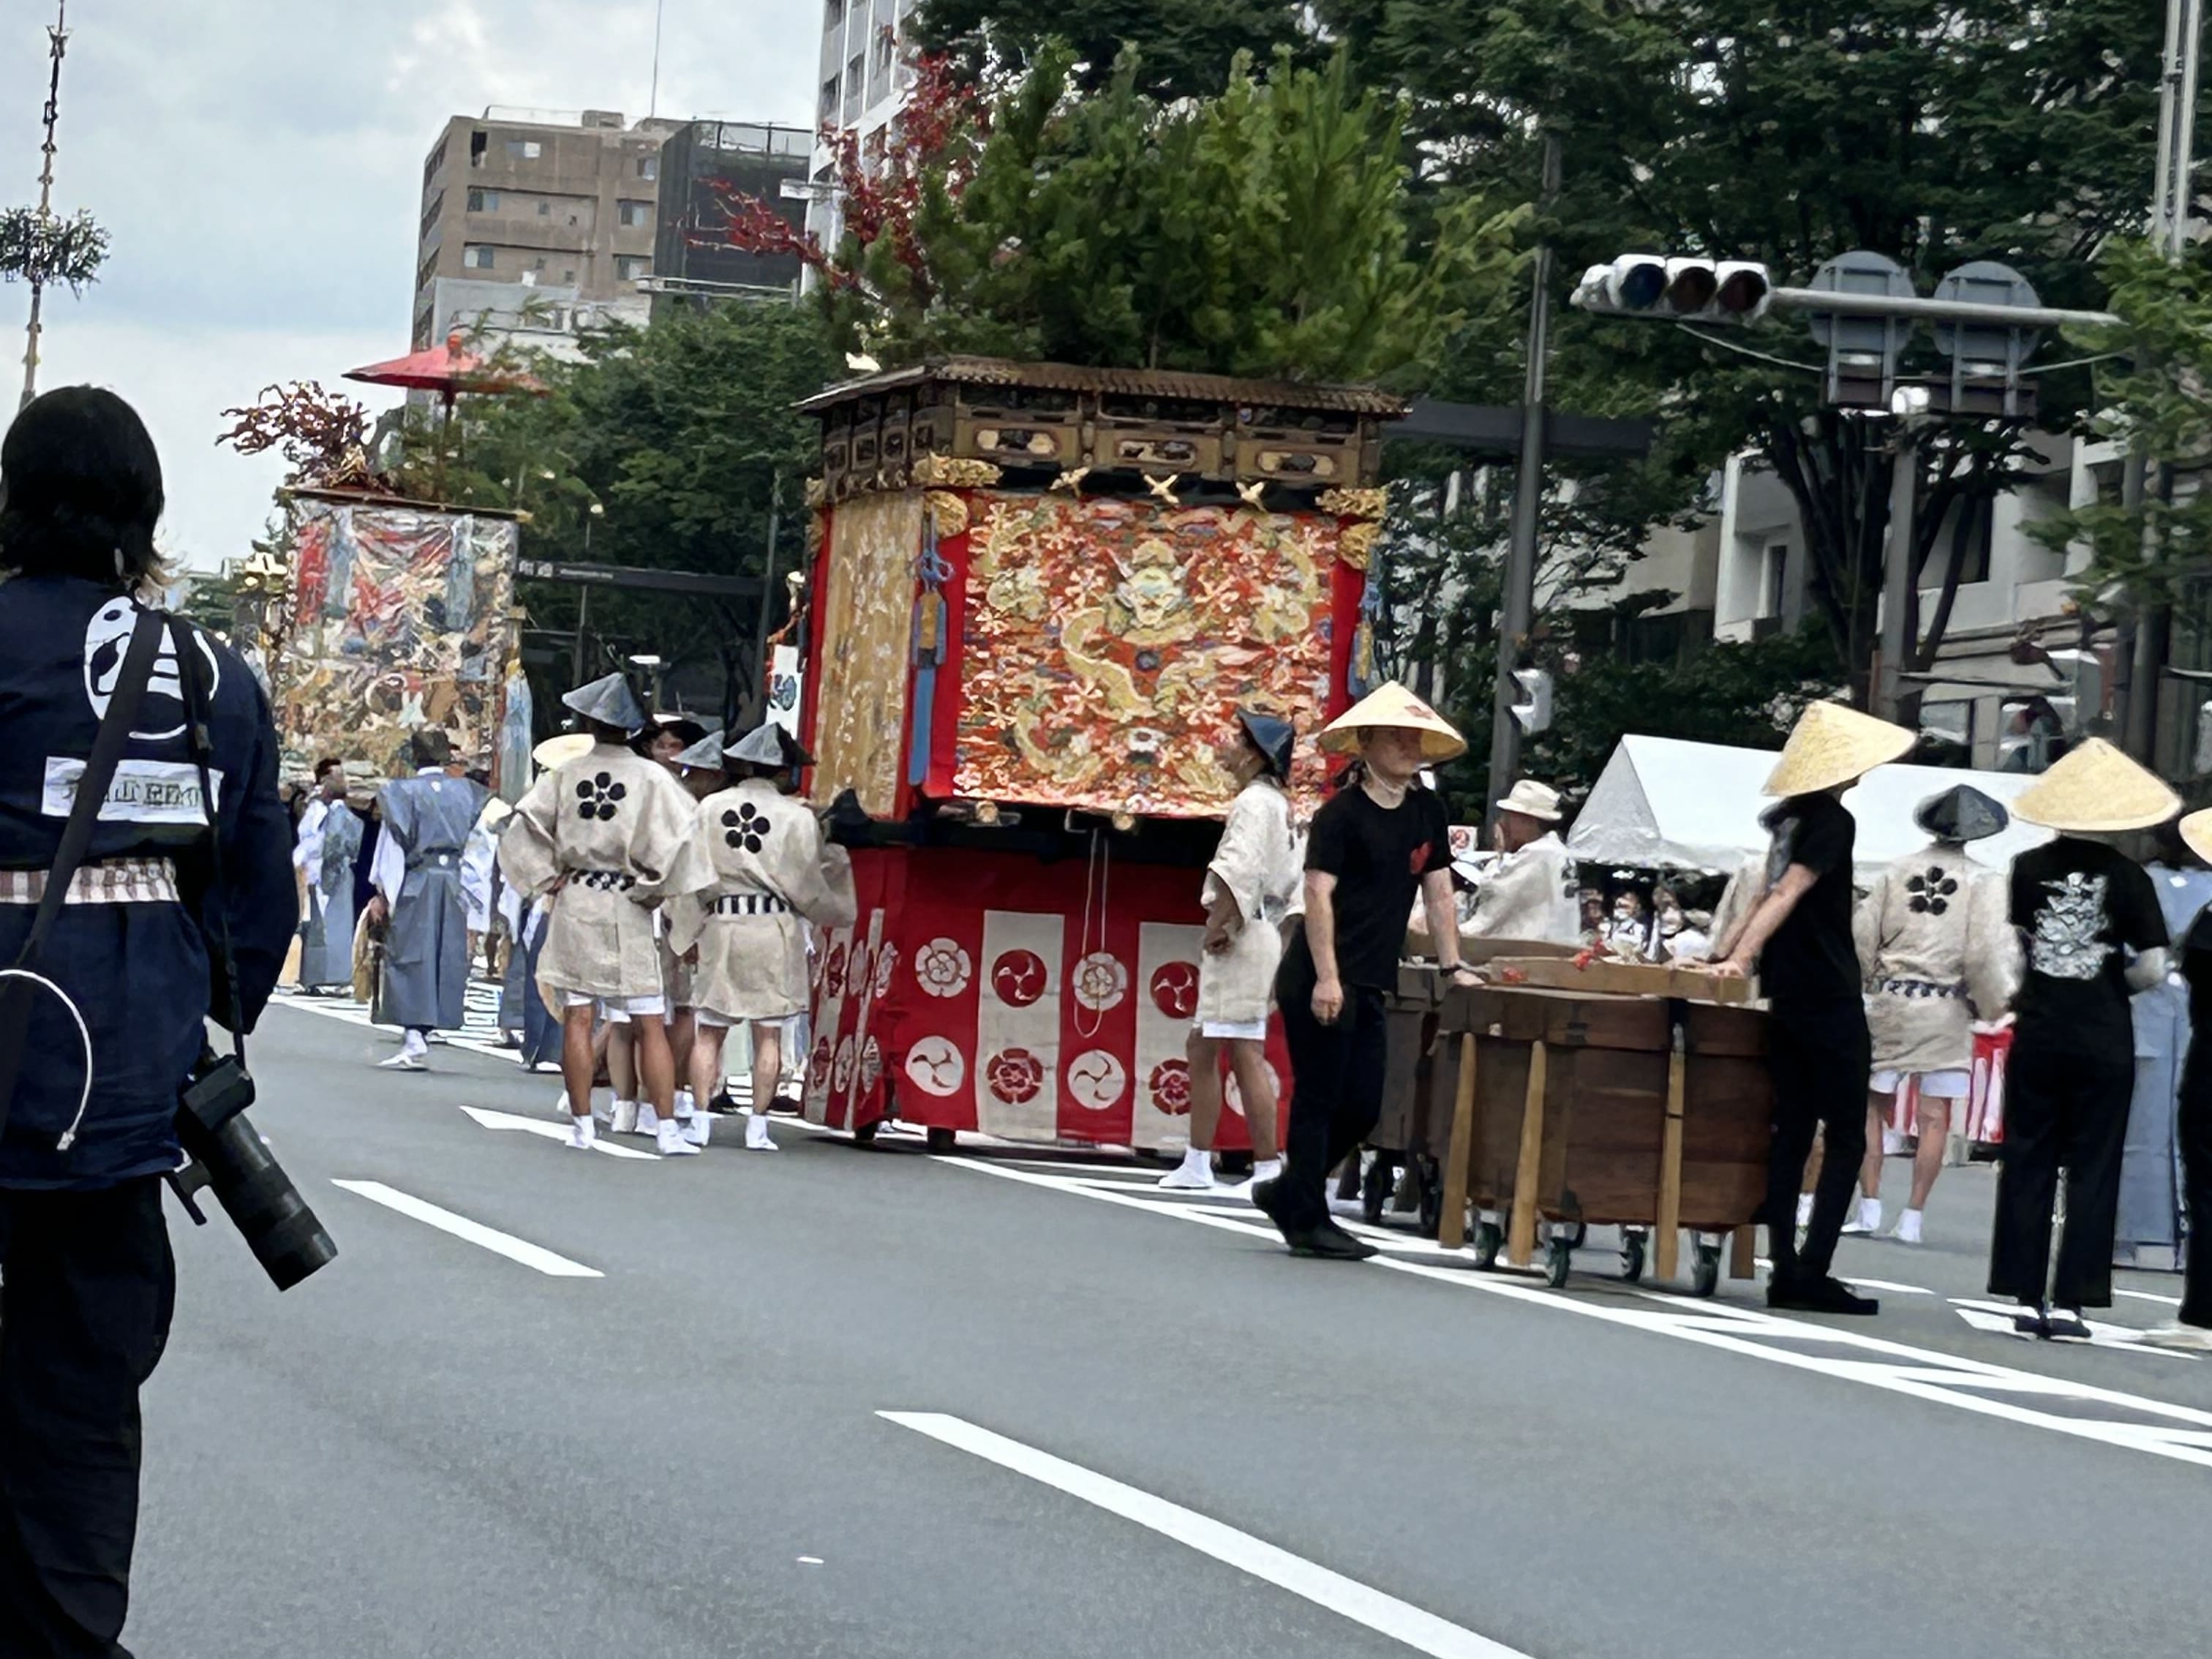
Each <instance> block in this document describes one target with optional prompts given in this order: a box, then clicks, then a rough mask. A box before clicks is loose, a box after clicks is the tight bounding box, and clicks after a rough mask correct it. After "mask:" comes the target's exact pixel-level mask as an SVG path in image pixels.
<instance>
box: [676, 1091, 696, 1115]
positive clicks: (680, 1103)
mask: <svg viewBox="0 0 2212 1659" xmlns="http://www.w3.org/2000/svg"><path fill="white" fill-rule="evenodd" d="M698 1109H699V1107H698V1103H697V1102H696V1101H694V1100H693V1099H692V1098H691V1091H690V1090H689V1089H678V1091H676V1121H678V1123H681V1122H682V1121H684V1119H685V1118H687V1117H689V1116H690V1115H691V1114H692V1113H694V1112H696V1111H697V1110H698Z"/></svg>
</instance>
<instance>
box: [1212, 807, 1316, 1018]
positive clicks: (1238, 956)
mask: <svg viewBox="0 0 2212 1659" xmlns="http://www.w3.org/2000/svg"><path fill="white" fill-rule="evenodd" d="M1303 866H1304V860H1303V859H1302V858H1301V857H1300V856H1299V848H1298V842H1297V832H1296V830H1295V829H1293V827H1292V825H1291V798H1290V797H1289V796H1288V795H1286V794H1285V793H1283V790H1282V787H1281V786H1280V785H1279V784H1277V783H1274V782H1272V781H1269V780H1267V779H1265V778H1260V779H1255V781H1252V782H1250V783H1248V784H1246V785H1245V786H1244V787H1243V789H1242V790H1241V791H1240V792H1238V793H1237V799H1235V800H1234V801H1231V803H1230V805H1229V817H1228V819H1227V821H1226V822H1225V823H1223V824H1222V826H1221V844H1220V846H1219V847H1218V848H1215V850H1214V854H1213V862H1212V863H1211V864H1209V865H1208V866H1206V882H1205V884H1204V886H1203V887H1202V888H1201V889H1200V894H1199V902H1200V903H1202V904H1204V905H1205V906H1206V908H1207V909H1209V910H1211V909H1212V908H1213V905H1214V902H1215V901H1216V900H1217V899H1218V898H1219V897H1220V896H1222V895H1223V894H1225V893H1226V894H1227V895H1229V896H1231V898H1233V899H1235V900H1236V901H1237V915H1238V917H1239V918H1240V920H1239V921H1237V922H1235V923H1232V924H1231V927H1232V929H1233V931H1232V933H1231V938H1230V945H1229V949H1228V950H1227V951H1224V952H1223V953H1222V954H1220V955H1219V956H1214V955H1212V954H1206V955H1203V956H1201V957H1200V959H1199V967H1198V1013H1197V1018H1198V1020H1199V1022H1200V1024H1206V1023H1209V1022H1211V1023H1214V1024H1237V1025H1249V1024H1252V1023H1253V1022H1254V1021H1255V1020H1263V1019H1265V1018H1267V1011H1268V1009H1269V1007H1270V1006H1273V1000H1274V989H1275V969H1277V968H1278V967H1279V966H1280V965H1281V963H1282V960H1283V920H1284V918H1285V917H1286V916H1287V915H1290V914H1291V906H1292V904H1293V903H1294V902H1297V896H1298V890H1299V888H1300V886H1301V885H1302V884H1303V883H1304V868H1303Z"/></svg>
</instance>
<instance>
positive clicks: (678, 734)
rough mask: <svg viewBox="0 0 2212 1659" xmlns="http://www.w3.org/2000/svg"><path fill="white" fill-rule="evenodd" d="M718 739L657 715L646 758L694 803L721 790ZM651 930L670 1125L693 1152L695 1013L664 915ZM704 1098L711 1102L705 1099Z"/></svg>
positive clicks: (683, 718)
mask: <svg viewBox="0 0 2212 1659" xmlns="http://www.w3.org/2000/svg"><path fill="white" fill-rule="evenodd" d="M721 735H722V734H721V733H720V732H711V733H710V732H708V730H707V728H706V727H705V726H702V725H700V724H699V722H698V721H696V720H692V719H691V718H690V717H689V716H688V715H684V714H663V715H661V716H660V717H659V729H658V730H657V731H656V732H654V733H653V738H652V741H651V744H650V746H649V750H648V753H649V756H650V757H651V758H652V759H653V760H656V761H659V763H661V764H662V765H663V766H665V767H666V768H667V769H668V771H669V775H671V777H673V778H674V779H675V780H676V781H677V782H678V783H680V784H682V785H683V786H684V793H686V794H688V795H690V797H691V799H693V800H695V801H698V800H704V799H706V798H707V797H708V796H709V795H711V794H713V793H714V792H715V791H716V790H718V789H720V787H722V770H721V758H720V752H719V751H720V748H721ZM709 738H712V739H713V745H712V750H711V751H710V752H713V753H714V765H713V766H712V767H703V766H696V765H693V766H686V765H685V764H684V756H685V755H686V754H688V753H690V751H691V750H693V749H695V748H696V747H698V746H700V745H702V744H707V743H708V740H709ZM653 927H654V930H655V932H656V933H658V934H659V939H660V977H661V981H662V983H664V984H665V985H666V986H667V987H668V1052H669V1055H670V1057H671V1060H673V1061H674V1063H675V1066H676V1121H677V1122H678V1123H679V1124H680V1125H682V1126H683V1127H684V1134H685V1138H686V1139H690V1141H691V1142H692V1144H693V1145H695V1146H705V1145H706V1144H707V1115H706V1114H705V1113H704V1112H700V1111H699V1110H698V1107H697V1097H696V1096H695V1095H694V1093H693V1091H692V1088H691V1045H692V1044H693V1042H696V1040H697V1037H698V1031H699V1022H698V1018H697V1010H696V1006H695V1005H694V1004H693V1001H692V998H691V968H690V963H687V962H685V961H684V958H683V957H681V956H679V955H678V953H677V952H676V951H675V950H674V949H673V948H672V947H671V945H669V942H668V912H667V910H666V909H665V908H663V909H660V910H657V911H655V912H654V913H653ZM713 1098H714V1097H713V1096H712V1095H709V1096H708V1099H710V1100H711V1099H713ZM695 1112H696V1113H697V1115H698V1117H699V1122H698V1124H697V1126H696V1127H694V1126H693V1124H692V1122H691V1119H692V1116H693V1115H694V1113H695Z"/></svg>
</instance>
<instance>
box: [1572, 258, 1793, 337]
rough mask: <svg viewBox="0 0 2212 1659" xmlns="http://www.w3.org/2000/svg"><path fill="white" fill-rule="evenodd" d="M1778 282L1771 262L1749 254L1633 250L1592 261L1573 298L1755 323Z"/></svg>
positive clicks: (1630, 310)
mask: <svg viewBox="0 0 2212 1659" xmlns="http://www.w3.org/2000/svg"><path fill="white" fill-rule="evenodd" d="M1773 287H1774V285H1773V283H1772V282H1771V280H1770V279H1769V277H1768V276H1767V273H1766V267H1765V265H1762V264H1753V263H1752V262H1750V261H1749V260H1745V259H1665V258H1660V257H1659V256H1658V255H1657V254H1656V253H1627V254H1623V255H1622V256H1621V257H1620V258H1618V259H1615V260H1614V261H1613V263H1612V264H1609V265H1592V266H1591V267H1590V268H1589V270H1586V271H1584V272H1583V279H1582V281H1581V282H1580V283H1577V284H1576V286H1575V291H1574V295H1573V297H1572V299H1571V304H1573V305H1574V306H1575V307H1577V309H1579V310H1583V311H1588V312H1594V313H1598V314H1600V315H1601V316H1608V317H1649V318H1651V319H1655V320H1656V321H1660V322H1677V323H1755V322H1757V321H1758V320H1759V318H1761V317H1762V316H1764V315H1765V313H1766V302H1767V299H1768V296H1769V295H1771V293H1772V292H1773Z"/></svg>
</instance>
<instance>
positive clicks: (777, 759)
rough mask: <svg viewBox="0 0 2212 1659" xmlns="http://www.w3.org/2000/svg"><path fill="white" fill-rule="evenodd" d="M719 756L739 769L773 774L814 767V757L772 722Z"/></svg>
mask: <svg viewBox="0 0 2212 1659" xmlns="http://www.w3.org/2000/svg"><path fill="white" fill-rule="evenodd" d="M722 752H723V753H724V754H726V755H727V756H728V757H730V758H731V759H732V760H733V761H736V762H738V763H740V764H741V765H746V766H765V767H767V768H768V769H769V770H770V771H775V772H784V771H790V770H793V769H797V768H799V767H801V766H811V765H813V764H814V757H813V756H811V755H810V754H808V753H807V752H806V750H804V749H803V748H801V747H800V746H799V739H798V738H794V737H793V736H792V735H791V733H790V732H787V731H785V730H784V729H783V728H782V727H781V726H778V725H777V724H776V723H775V721H774V720H767V721H763V723H762V724H760V725H758V726H755V727H753V729H752V730H751V731H750V732H746V733H745V734H744V736H743V737H742V738H738V740H737V741H736V742H735V743H733V744H730V745H729V747H728V748H726V749H725V750H723V751H722Z"/></svg>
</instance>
